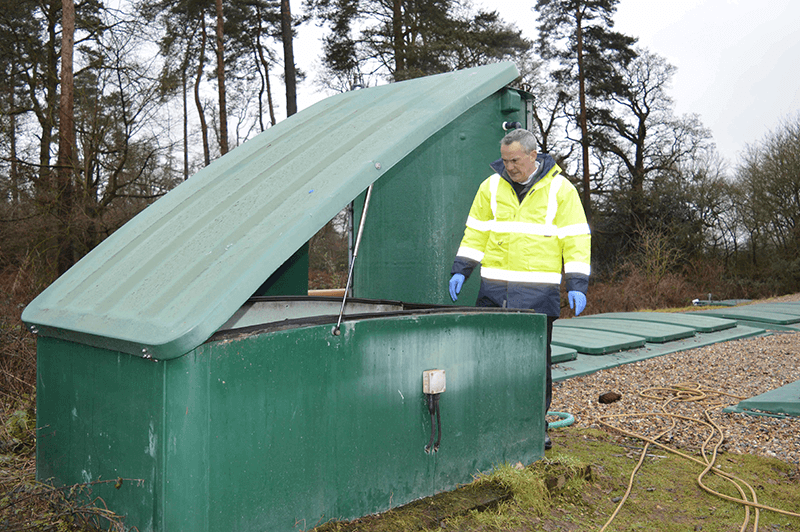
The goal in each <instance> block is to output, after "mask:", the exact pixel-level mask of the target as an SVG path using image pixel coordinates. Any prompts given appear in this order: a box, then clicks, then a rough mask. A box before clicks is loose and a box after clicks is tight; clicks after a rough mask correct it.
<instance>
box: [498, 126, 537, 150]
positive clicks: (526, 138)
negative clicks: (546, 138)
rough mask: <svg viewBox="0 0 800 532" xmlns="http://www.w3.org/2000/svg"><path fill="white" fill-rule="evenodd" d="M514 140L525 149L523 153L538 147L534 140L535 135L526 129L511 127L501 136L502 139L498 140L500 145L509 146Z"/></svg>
mask: <svg viewBox="0 0 800 532" xmlns="http://www.w3.org/2000/svg"><path fill="white" fill-rule="evenodd" d="M515 142H519V144H520V146H522V149H523V150H525V153H530V152H532V151H536V148H537V147H538V143H537V141H536V135H534V134H533V133H531V132H530V131H528V130H527V129H521V128H520V129H512V130H511V131H509V132H508V133H506V136H505V137H503V140H501V141H500V145H501V146H511V145H512V144H514V143H515Z"/></svg>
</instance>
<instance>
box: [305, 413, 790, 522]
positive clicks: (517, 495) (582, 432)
mask: <svg viewBox="0 0 800 532" xmlns="http://www.w3.org/2000/svg"><path fill="white" fill-rule="evenodd" d="M551 437H552V439H553V444H554V446H553V449H552V450H550V451H547V452H546V453H545V459H544V460H540V461H537V462H535V463H533V464H530V465H528V466H525V467H523V466H522V465H521V464H518V465H517V466H516V467H514V466H511V465H508V464H504V465H501V466H499V467H497V468H496V470H495V471H494V472H492V473H491V474H488V475H481V476H479V477H477V478H476V479H475V480H474V481H473V482H472V483H471V484H468V485H467V486H462V487H461V488H459V489H458V490H455V491H454V492H450V493H448V494H442V495H437V496H435V497H429V498H426V499H422V500H420V501H415V502H414V503H411V504H409V505H407V506H404V507H400V508H396V509H393V510H391V511H389V512H385V513H383V514H380V515H376V516H369V517H364V518H361V519H358V520H356V521H352V522H331V523H327V524H325V525H323V526H320V527H318V528H316V529H314V530H315V531H316V532H373V531H374V532H377V531H394V530H405V531H412V530H419V531H424V532H433V531H436V530H458V531H464V532H471V531H475V532H478V531H481V532H483V531H505V532H517V531H537V530H543V531H551V530H572V531H578V530H580V531H585V530H601V529H602V528H603V527H604V525H606V523H607V522H608V521H609V518H610V517H611V516H612V514H614V511H615V509H616V508H617V506H618V504H619V502H620V501H621V498H622V496H623V495H624V493H625V491H626V488H627V486H628V482H629V478H630V476H631V472H632V471H633V469H634V467H635V465H636V463H637V462H638V460H639V456H640V453H641V449H642V444H641V442H639V441H637V440H632V439H628V438H626V437H623V436H618V435H616V434H611V433H609V432H606V431H603V430H595V429H580V428H575V427H568V428H564V429H558V430H554V431H551ZM648 455H649V456H647V457H646V458H645V462H644V464H643V465H642V467H641V468H640V470H639V471H638V473H637V475H636V476H635V477H634V481H633V488H632V491H631V494H630V496H629V498H628V499H627V500H626V501H624V504H623V505H622V507H621V509H620V511H619V513H618V514H617V515H616V517H614V519H613V521H612V522H611V523H610V524H609V525H608V527H607V528H606V530H609V531H612V530H613V531H636V530H645V531H648V530H659V531H664V532H670V531H675V532H678V531H680V532H685V531H687V530H703V531H704V532H715V531H719V532H723V531H725V532H727V531H733V530H740V529H741V527H742V524H743V522H744V520H745V514H746V511H745V507H744V506H743V505H742V504H738V503H735V502H731V501H728V500H725V499H722V498H720V497H717V496H715V495H712V494H709V493H707V492H706V491H705V490H703V489H702V488H700V487H699V486H698V484H697V482H696V478H697V476H698V475H699V474H700V473H701V472H702V469H703V468H702V467H701V466H699V465H698V464H696V463H695V462H692V461H690V460H687V459H685V458H682V457H680V456H677V455H675V454H672V453H669V452H667V451H664V450H662V449H657V448H656V449H653V448H652V447H651V448H650V450H648ZM717 463H718V464H719V466H720V467H721V469H722V470H723V471H726V472H731V473H735V474H736V475H737V476H738V477H740V478H741V479H742V480H743V481H745V482H746V483H747V484H749V485H750V486H752V487H753V489H754V491H755V493H756V495H757V500H758V502H759V503H760V504H762V505H765V506H770V507H774V508H777V509H781V510H785V511H788V512H793V513H796V514H800V498H798V497H797V493H798V491H800V470H798V468H797V466H794V465H791V464H787V463H785V462H781V461H780V460H775V459H770V458H762V457H757V456H752V455H737V454H730V453H726V454H721V455H720V456H719V457H718V461H717ZM705 483H706V484H707V485H708V486H709V487H711V488H713V489H716V490H719V491H720V492H722V493H724V494H726V495H728V496H731V497H737V498H738V496H739V494H738V491H737V490H736V489H735V487H733V485H732V484H731V483H730V482H727V481H724V480H721V478H720V477H719V476H716V475H707V476H706V479H705ZM456 493H457V494H459V498H458V503H457V504H454V503H452V500H453V494H456ZM487 493H492V494H494V496H493V498H491V497H489V498H487ZM470 497H474V504H471V503H470V502H469V501H470ZM748 497H749V498H750V499H752V497H750V496H748ZM487 501H488V502H487ZM754 521H755V511H752V510H751V511H750V516H749V520H748V529H753V528H752V527H753V525H754ZM758 530H762V531H763V530H767V531H775V530H780V531H791V530H800V517H797V516H787V515H783V514H780V513H777V512H774V511H768V510H762V511H760V512H759V523H758Z"/></svg>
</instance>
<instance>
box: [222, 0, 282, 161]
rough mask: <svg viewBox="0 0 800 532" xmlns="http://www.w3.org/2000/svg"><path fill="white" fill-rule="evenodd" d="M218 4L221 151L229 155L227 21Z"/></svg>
mask: <svg viewBox="0 0 800 532" xmlns="http://www.w3.org/2000/svg"><path fill="white" fill-rule="evenodd" d="M287 1H288V0H287ZM216 3H217V86H218V88H219V151H220V154H221V155H225V154H226V153H228V110H227V105H226V103H225V53H224V52H225V49H224V46H225V43H224V39H225V31H224V22H225V19H224V17H223V13H222V0H216Z"/></svg>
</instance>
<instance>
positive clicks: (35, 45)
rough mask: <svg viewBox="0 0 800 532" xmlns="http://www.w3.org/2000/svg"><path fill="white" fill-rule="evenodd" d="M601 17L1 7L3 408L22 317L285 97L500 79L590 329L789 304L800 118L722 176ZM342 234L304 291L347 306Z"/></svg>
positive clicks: (318, 7)
mask: <svg viewBox="0 0 800 532" xmlns="http://www.w3.org/2000/svg"><path fill="white" fill-rule="evenodd" d="M617 4H618V0H594V1H591V2H590V1H587V0H552V1H551V0H539V1H538V2H530V3H529V5H527V4H526V5H525V6H522V7H524V8H525V9H531V8H533V9H535V10H536V12H537V13H538V21H539V27H538V30H539V33H538V35H539V37H538V40H536V41H533V42H532V41H528V40H526V39H525V38H523V37H522V34H521V32H520V30H519V29H517V28H516V27H515V26H514V25H513V23H510V22H508V21H504V20H502V19H501V18H500V17H499V15H498V14H497V13H496V12H492V11H482V10H479V9H475V8H474V7H473V6H472V4H470V3H469V1H468V0H425V1H419V0H305V2H304V3H303V6H302V10H301V12H299V13H292V12H291V11H290V7H289V2H288V0H283V1H280V2H276V1H266V0H229V1H226V2H224V3H223V2H222V0H161V1H157V2H153V1H130V2H121V3H112V2H110V1H107V0H85V1H75V0H15V1H14V2H12V3H10V4H9V5H6V6H5V7H4V8H3V10H2V11H0V70H1V71H2V76H0V310H1V311H2V312H0V334H1V335H2V336H0V340H2V343H1V344H0V348H2V358H1V359H0V371H2V374H1V378H0V386H2V392H1V393H3V394H6V395H8V396H15V395H17V394H19V393H33V388H34V382H35V380H34V376H35V357H34V356H33V354H32V353H33V352H32V347H31V345H32V342H31V339H30V338H26V337H25V335H24V332H23V331H22V328H21V324H20V322H19V314H20V312H21V309H22V308H24V306H25V305H26V304H27V303H28V302H29V301H30V300H31V299H32V298H33V297H35V296H36V295H37V294H38V293H39V292H40V291H41V290H43V289H44V288H45V287H46V286H47V285H48V284H49V283H50V282H52V281H53V280H54V279H55V278H56V277H58V276H59V275H60V274H61V273H63V272H64V271H66V270H67V269H68V268H69V267H70V266H71V265H72V264H74V263H75V262H76V261H77V260H79V259H80V258H81V257H82V256H83V255H85V254H86V253H87V252H88V251H89V250H91V249H92V248H93V247H94V246H96V245H97V244H98V243H99V242H101V241H102V240H103V239H104V238H106V237H107V236H108V235H110V234H111V233H113V232H114V231H115V230H116V229H117V228H119V227H120V226H121V225H122V224H124V223H125V222H126V221H127V220H129V219H130V218H131V217H133V216H134V215H135V214H136V213H138V212H139V211H141V210H142V209H143V208H144V207H145V206H147V205H148V204H149V203H151V202H152V201H154V200H156V199H157V198H159V197H160V196H162V195H163V194H165V193H166V192H168V191H169V190H170V189H171V188H173V187H174V186H176V185H177V184H178V183H180V182H181V181H183V180H186V179H190V178H191V175H192V174H193V173H194V172H196V171H197V170H198V169H199V168H201V167H203V166H205V165H207V164H209V163H210V161H211V160H213V159H214V158H216V157H219V156H221V155H223V154H225V153H226V152H228V151H229V150H231V149H233V148H235V147H236V146H238V145H239V144H241V143H243V142H244V141H246V140H247V139H249V138H251V137H253V136H254V135H256V134H258V133H259V132H261V131H264V130H265V129H268V128H270V127H272V126H273V125H275V123H276V122H277V121H278V120H279V119H280V118H282V117H283V116H284V115H286V116H288V115H291V114H293V113H295V112H296V111H297V87H298V84H302V83H309V84H310V83H313V84H316V85H317V86H319V87H322V88H324V89H325V90H327V91H328V92H329V93H331V94H332V93H335V92H341V91H348V90H355V89H357V88H360V87H366V86H373V85H376V84H380V83H391V82H395V81H399V80H404V79H409V78H414V77H419V76H424V75H429V74H436V73H441V72H447V71H452V70H456V69H462V68H467V67H472V66H478V65H483V64H486V63H490V62H496V61H505V60H511V61H514V62H515V63H516V64H517V65H518V67H519V70H520V72H521V73H522V75H521V77H520V79H519V80H517V82H516V83H517V85H518V86H520V87H522V88H524V89H525V90H527V91H529V92H531V93H532V94H533V95H534V114H535V123H534V125H533V128H532V129H534V130H535V131H536V133H537V135H538V136H539V138H540V151H542V152H548V153H550V154H551V155H553V156H554V157H555V158H556V159H557V160H558V161H559V163H560V164H561V166H562V167H563V168H564V169H565V173H566V175H567V176H568V177H569V178H570V179H571V180H572V181H573V183H575V185H576V187H577V188H578V190H579V192H580V193H581V197H582V200H583V203H584V207H585V209H586V213H587V217H588V218H589V220H590V225H591V227H592V235H593V239H592V246H593V250H592V271H593V279H592V285H591V287H590V293H589V306H588V308H587V312H590V313H596V312H605V311H611V310H635V309H642V308H659V307H674V306H685V305H688V304H690V302H691V300H692V299H695V298H699V299H705V298H707V297H708V294H713V297H714V299H725V298H758V297H765V296H772V295H780V294H786V293H793V292H797V291H798V288H800V254H799V253H798V248H799V247H800V228H799V227H800V226H799V225H798V221H800V220H799V218H800V114H798V115H795V116H787V117H786V118H785V119H784V120H782V121H781V123H778V124H775V125H774V128H773V129H772V131H771V133H769V134H768V135H766V136H765V137H764V138H763V139H762V140H761V141H759V142H757V143H755V144H753V145H749V146H746V147H745V148H744V149H743V150H742V152H741V153H740V154H739V156H738V158H737V160H736V161H735V163H734V164H729V163H728V162H726V161H724V160H723V159H722V158H721V157H720V156H719V154H718V153H717V151H716V149H715V146H714V142H713V138H712V136H711V134H710V132H709V131H708V129H706V128H705V127H704V126H703V124H702V122H701V121H700V119H699V117H697V116H695V115H677V114H676V113H675V111H674V107H675V106H674V102H673V100H672V99H671V97H670V94H669V90H670V80H671V78H672V76H673V74H674V72H675V68H674V67H673V66H672V65H670V64H668V62H667V61H666V60H665V59H664V58H663V57H661V56H659V55H658V54H657V53H656V52H654V51H652V50H648V49H646V48H643V47H640V46H638V45H637V41H636V36H635V35H624V34H621V33H619V32H617V31H615V30H614V14H615V12H616V7H617ZM304 24H317V25H320V26H322V27H323V28H324V32H325V33H324V38H323V41H322V48H321V49H320V50H319V54H320V63H319V64H320V67H319V69H318V71H315V72H300V71H298V70H297V69H296V68H295V66H294V64H295V61H294V51H293V42H294V36H295V32H296V31H297V28H298V27H299V26H300V25H304ZM276 80H277V81H279V83H276ZM275 87H280V89H281V91H280V94H279V93H278V92H276V90H275ZM284 87H285V93H284V92H283V88H284ZM343 216H346V214H345V213H342V214H340V215H339V217H337V219H335V220H334V221H332V222H331V223H330V224H328V225H327V226H326V227H325V228H323V229H322V230H321V231H320V232H319V233H318V234H317V235H316V236H315V237H314V238H313V239H312V241H311V246H310V260H311V268H310V280H311V287H312V288H327V287H341V286H343V285H344V281H345V276H346V267H347V235H346V234H344V233H343V232H342V231H341V230H340V229H339V228H341V227H342V226H345V225H346V223H343V220H342V217H343ZM345 222H346V221H345Z"/></svg>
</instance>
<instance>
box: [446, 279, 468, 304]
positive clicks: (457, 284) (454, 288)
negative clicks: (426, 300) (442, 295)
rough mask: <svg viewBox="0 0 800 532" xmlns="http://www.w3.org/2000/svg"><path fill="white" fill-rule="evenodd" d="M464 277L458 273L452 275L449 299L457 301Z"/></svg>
mask: <svg viewBox="0 0 800 532" xmlns="http://www.w3.org/2000/svg"><path fill="white" fill-rule="evenodd" d="M464 279H465V277H464V276H463V275H461V274H460V273H454V274H453V276H452V277H451V278H450V298H451V299H452V300H453V301H455V300H456V299H458V293H459V292H461V287H462V286H464Z"/></svg>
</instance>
